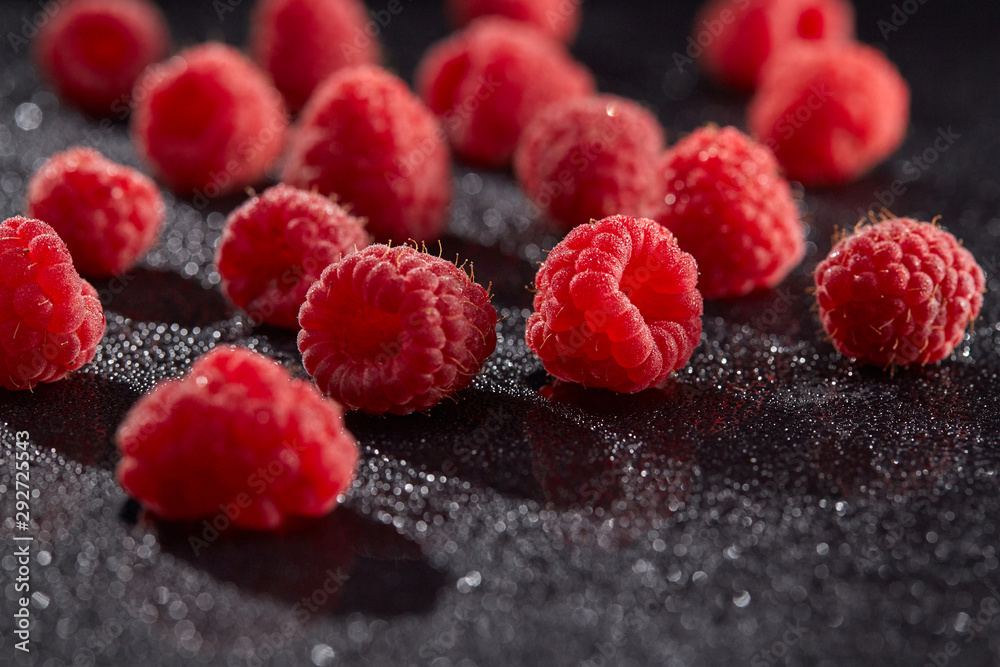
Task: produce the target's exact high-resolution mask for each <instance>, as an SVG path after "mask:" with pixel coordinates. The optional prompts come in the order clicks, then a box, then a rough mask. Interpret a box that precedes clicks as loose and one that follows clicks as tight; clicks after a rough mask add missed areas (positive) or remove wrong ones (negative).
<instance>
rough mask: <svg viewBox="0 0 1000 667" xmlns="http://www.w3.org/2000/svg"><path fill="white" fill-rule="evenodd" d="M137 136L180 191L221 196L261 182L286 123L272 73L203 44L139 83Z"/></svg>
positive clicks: (227, 49)
mask: <svg viewBox="0 0 1000 667" xmlns="http://www.w3.org/2000/svg"><path fill="white" fill-rule="evenodd" d="M136 90H137V91H142V96H141V98H140V96H139V95H136V99H137V106H136V109H135V114H134V116H133V118H132V138H133V141H134V142H135V144H136V148H137V150H138V152H139V154H140V156H142V157H143V158H144V159H145V160H147V161H148V162H149V163H150V164H151V165H152V167H153V168H154V169H155V170H156V173H157V176H158V177H159V178H160V179H162V180H163V181H164V182H165V183H166V184H167V185H168V186H170V187H171V188H172V189H173V190H176V191H177V192H180V193H184V194H189V193H192V192H193V193H195V194H196V195H200V196H201V197H217V196H219V195H221V194H226V193H228V192H232V191H234V190H239V189H241V188H243V187H245V186H247V185H250V184H252V183H254V182H256V181H258V180H259V179H261V178H262V177H263V176H264V174H265V173H266V172H267V170H268V169H269V168H270V167H271V165H272V164H273V163H274V162H275V161H276V160H277V158H278V156H279V155H280V153H281V150H282V144H283V142H284V137H285V130H286V128H287V126H288V118H287V116H286V113H285V106H284V103H283V102H282V99H281V94H280V93H279V92H278V91H277V90H275V88H274V86H273V85H271V81H270V80H269V79H268V77H267V75H266V74H265V73H264V72H262V71H261V70H259V69H258V68H257V66H256V65H254V64H253V63H251V62H250V61H249V60H247V59H246V58H244V57H243V55H242V54H240V52H239V51H237V50H236V49H234V48H232V47H229V46H225V45H223V44H203V45H201V46H195V47H192V48H190V49H187V50H185V51H182V52H181V53H180V54H179V55H178V56H177V57H175V58H172V59H171V60H169V61H167V62H165V63H162V64H160V65H155V66H153V67H151V68H149V69H148V70H146V73H145V74H144V75H143V77H142V79H141V80H140V81H139V83H138V84H137V86H136Z"/></svg>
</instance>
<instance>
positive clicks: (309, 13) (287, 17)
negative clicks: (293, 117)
mask: <svg viewBox="0 0 1000 667" xmlns="http://www.w3.org/2000/svg"><path fill="white" fill-rule="evenodd" d="M371 22H372V20H371V19H369V18H368V14H367V11H366V10H365V5H364V3H363V2H361V0H262V2H260V3H259V4H258V5H257V7H256V9H255V10H254V15H253V21H252V23H251V32H250V53H251V54H252V55H253V59H254V60H255V61H256V62H257V63H259V64H260V66H261V67H262V68H264V69H265V70H266V71H267V72H268V73H269V74H270V75H271V78H272V79H274V83H275V85H276V86H277V87H278V90H280V91H281V94H282V95H284V96H285V102H286V103H287V104H288V107H289V109H291V110H292V111H298V110H299V109H301V108H302V107H303V106H304V105H305V103H306V100H308V99H309V96H310V95H311V94H312V92H313V90H315V89H316V87H317V86H318V85H319V84H320V82H322V81H323V80H324V79H326V78H327V77H328V76H329V75H330V74H332V73H333V72H336V71H337V70H339V69H341V68H343V67H348V66H350V65H363V64H366V63H377V62H379V60H381V58H382V53H381V49H380V48H379V43H378V40H377V38H376V37H372V36H370V34H369V32H368V31H367V28H368V24H369V23H371ZM376 34H377V33H376Z"/></svg>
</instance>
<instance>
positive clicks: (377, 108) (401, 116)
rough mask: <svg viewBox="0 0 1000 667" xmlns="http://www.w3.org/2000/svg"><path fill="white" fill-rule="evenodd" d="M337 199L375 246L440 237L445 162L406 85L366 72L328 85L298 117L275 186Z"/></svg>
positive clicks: (428, 118)
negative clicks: (363, 224)
mask: <svg viewBox="0 0 1000 667" xmlns="http://www.w3.org/2000/svg"><path fill="white" fill-rule="evenodd" d="M281 180H283V181H284V182H286V183H289V184H291V185H294V186H296V187H299V188H303V189H305V190H318V191H319V192H320V193H322V194H325V195H336V196H337V198H338V200H339V201H342V202H344V203H345V204H348V205H350V207H351V212H352V213H355V214H357V215H362V216H366V217H367V218H368V231H370V232H371V234H372V235H373V236H374V237H375V238H376V239H378V240H380V241H389V240H392V241H399V242H402V241H407V240H408V239H414V240H416V241H424V240H430V239H435V238H438V237H439V236H441V234H442V232H443V231H444V228H445V226H446V225H447V223H448V219H447V216H448V208H449V206H450V204H451V187H452V186H451V158H450V157H449V155H448V147H447V145H446V144H445V142H444V135H443V134H442V132H441V127H440V125H438V122H437V119H436V118H434V115H433V114H432V113H431V112H430V111H428V110H427V108H426V107H425V106H424V105H423V103H421V101H420V100H419V99H417V97H416V96H414V95H413V93H411V92H410V90H409V88H407V87H406V84H405V83H403V82H402V81H401V80H400V79H399V78H397V77H395V76H393V75H392V74H389V73H388V72H386V71H385V70H383V69H381V68H379V67H375V66H372V65H362V66H359V67H349V68H346V69H343V70H341V71H339V72H337V73H336V74H335V75H333V76H332V77H330V78H329V79H327V80H326V81H325V82H324V83H323V85H322V86H320V88H319V89H318V90H317V91H316V93H315V94H314V95H313V97H312V99H310V101H309V104H307V105H306V108H305V110H303V112H302V119H301V121H300V122H299V126H298V128H297V129H296V131H295V133H294V135H293V136H292V140H291V142H290V147H289V150H288V161H287V162H286V164H285V171H284V173H283V174H282V178H281Z"/></svg>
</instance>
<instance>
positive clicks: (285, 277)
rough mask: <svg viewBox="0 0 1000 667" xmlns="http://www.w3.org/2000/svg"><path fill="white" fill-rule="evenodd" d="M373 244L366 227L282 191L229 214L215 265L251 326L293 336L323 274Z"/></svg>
mask: <svg viewBox="0 0 1000 667" xmlns="http://www.w3.org/2000/svg"><path fill="white" fill-rule="evenodd" d="M367 245H368V234H366V233H365V230H364V227H363V226H362V224H361V221H360V220H358V219H357V218H355V217H354V216H352V215H350V214H349V213H347V211H345V210H344V209H343V208H341V207H340V206H338V205H337V204H335V203H334V202H332V201H330V199H329V198H327V197H324V196H323V195H320V194H317V193H315V192H307V191H305V190H299V189H297V188H293V187H291V186H288V185H278V186H276V187H273V188H270V189H269V190H265V191H264V192H263V193H262V194H261V195H260V196H259V197H254V198H253V199H251V200H250V201H248V202H246V203H245V204H243V205H242V206H240V207H239V208H238V209H236V210H235V211H233V212H232V213H231V214H230V215H229V218H228V219H227V220H226V228H225V230H224V231H223V233H222V240H221V242H220V243H219V249H218V251H217V253H216V259H215V262H216V265H217V266H218V268H219V275H220V276H221V277H222V291H223V292H224V293H225V295H226V296H227V297H229V300H230V301H232V302H233V303H234V304H236V305H237V306H239V307H240V308H242V309H243V310H245V311H247V312H248V313H249V314H250V317H251V318H252V319H253V320H256V321H263V322H267V323H268V324H273V325H275V326H279V327H288V328H292V329H295V328H298V318H299V308H301V307H302V304H303V303H305V300H306V292H308V291H309V288H310V287H311V286H312V284H313V283H314V282H316V280H317V279H319V276H320V273H322V272H323V269H325V268H326V267H327V266H329V265H330V264H331V263H333V262H336V261H339V260H340V258H341V257H342V256H343V255H345V254H347V253H349V252H353V251H354V250H355V249H358V248H364V247H365V246H367Z"/></svg>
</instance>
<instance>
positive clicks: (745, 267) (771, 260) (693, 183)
mask: <svg viewBox="0 0 1000 667" xmlns="http://www.w3.org/2000/svg"><path fill="white" fill-rule="evenodd" d="M658 177H659V197H660V202H659V206H658V209H657V210H656V213H655V216H654V217H655V218H656V220H657V221H659V222H660V224H662V225H664V226H665V227H666V228H667V229H669V230H670V231H671V232H673V234H674V236H675V237H677V242H678V243H679V244H680V246H681V248H683V249H684V250H685V251H687V252H689V253H691V254H692V255H694V258H695V259H696V260H697V261H698V269H699V271H700V273H701V275H700V277H699V279H698V289H699V290H700V291H701V293H702V294H703V295H704V296H705V298H709V299H712V298H721V297H732V296H741V295H744V294H747V293H749V292H752V291H753V290H756V289H767V288H771V287H774V286H775V285H777V284H778V283H780V282H781V281H782V280H784V278H785V276H786V275H788V272H789V271H791V270H792V269H793V268H795V267H796V266H798V264H799V262H801V261H802V257H803V256H804V255H805V230H804V227H803V225H802V221H801V218H800V216H799V210H798V205H797V204H796V202H795V199H794V198H793V196H792V190H791V187H790V186H789V184H788V181H786V180H785V179H784V178H782V177H781V175H780V174H779V173H778V163H777V161H776V160H775V159H774V155H773V154H772V153H771V151H769V150H768V149H767V147H766V146H764V145H762V144H759V143H757V142H756V141H753V140H752V139H750V137H748V136H746V135H745V134H743V133H742V132H740V131H739V130H737V129H736V128H733V127H725V128H722V129H720V128H717V127H714V126H708V127H704V128H701V129H699V130H696V131H695V132H693V133H692V134H691V135H689V136H687V137H685V138H684V139H683V140H681V141H680V142H678V143H677V145H675V146H674V147H673V148H671V149H670V150H669V151H667V153H666V154H665V155H664V156H663V159H662V163H661V165H660V168H659V175H658Z"/></svg>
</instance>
